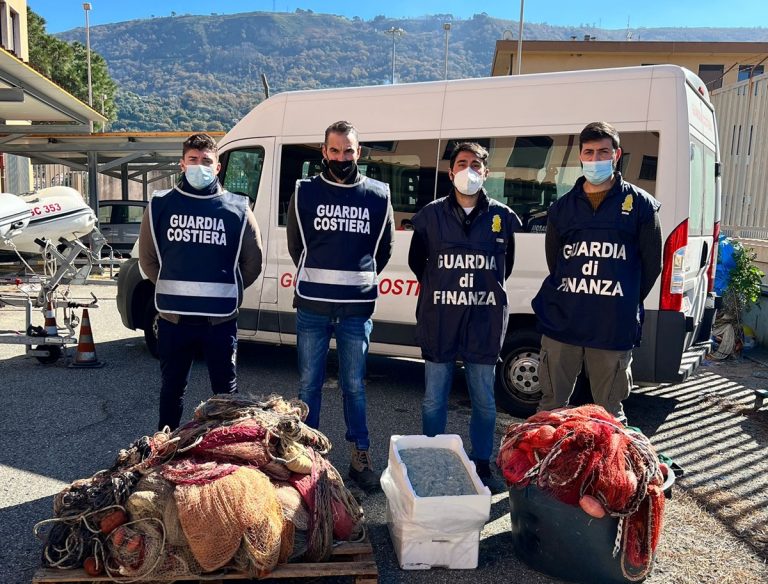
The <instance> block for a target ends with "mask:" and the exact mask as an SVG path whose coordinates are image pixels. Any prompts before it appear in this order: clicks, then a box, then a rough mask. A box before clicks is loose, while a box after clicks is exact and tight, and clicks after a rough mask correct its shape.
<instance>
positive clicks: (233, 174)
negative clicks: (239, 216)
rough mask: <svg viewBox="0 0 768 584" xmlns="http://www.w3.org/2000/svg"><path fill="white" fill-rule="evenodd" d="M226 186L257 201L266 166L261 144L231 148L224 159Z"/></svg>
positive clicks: (223, 171) (224, 181) (231, 190)
mask: <svg viewBox="0 0 768 584" xmlns="http://www.w3.org/2000/svg"><path fill="white" fill-rule="evenodd" d="M222 167H223V168H222V173H223V177H224V178H223V180H222V181H221V182H222V184H223V185H224V188H225V189H227V190H228V191H230V192H232V193H237V194H238V195H243V196H245V197H248V198H249V199H250V200H251V204H253V202H254V201H256V197H257V196H258V194H259V183H260V182H261V171H262V169H263V167H264V148H261V147H260V146H257V147H252V148H244V149H242V150H230V151H229V152H227V154H226V159H224V160H222Z"/></svg>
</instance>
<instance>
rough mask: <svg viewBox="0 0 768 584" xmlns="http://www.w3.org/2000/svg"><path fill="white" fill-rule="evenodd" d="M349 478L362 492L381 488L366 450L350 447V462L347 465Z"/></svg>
mask: <svg viewBox="0 0 768 584" xmlns="http://www.w3.org/2000/svg"><path fill="white" fill-rule="evenodd" d="M349 478H351V479H352V480H353V481H355V482H356V483H357V485H358V486H359V487H360V488H361V489H363V490H364V491H374V490H376V489H379V488H381V485H380V484H379V475H378V474H377V473H376V472H375V471H374V470H373V462H371V455H370V454H369V453H368V451H367V450H358V449H357V448H356V447H355V446H354V445H352V460H351V461H350V463H349Z"/></svg>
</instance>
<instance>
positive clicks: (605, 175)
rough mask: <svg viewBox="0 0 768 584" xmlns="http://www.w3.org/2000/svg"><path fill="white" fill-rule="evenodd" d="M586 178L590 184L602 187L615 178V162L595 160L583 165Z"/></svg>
mask: <svg viewBox="0 0 768 584" xmlns="http://www.w3.org/2000/svg"><path fill="white" fill-rule="evenodd" d="M581 165H582V167H583V172H584V178H586V179H587V181H588V182H589V183H590V184H593V185H601V184H603V183H604V182H605V181H607V180H608V179H610V178H611V177H612V176H613V160H595V161H594V162H582V163H581Z"/></svg>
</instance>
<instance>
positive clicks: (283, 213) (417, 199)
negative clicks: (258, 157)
mask: <svg viewBox="0 0 768 584" xmlns="http://www.w3.org/2000/svg"><path fill="white" fill-rule="evenodd" d="M361 146H362V152H361V154H360V159H359V160H358V162H357V163H358V167H359V169H360V172H361V173H362V174H363V175H365V176H367V177H369V178H373V179H376V180H380V181H382V182H385V183H387V184H388V185H389V190H390V193H391V195H392V207H393V209H394V211H395V227H396V228H397V229H400V230H408V229H410V228H411V221H410V219H411V217H413V215H414V214H415V213H416V211H418V210H419V209H421V208H422V207H423V206H424V205H426V204H427V203H429V202H430V201H432V200H433V199H434V197H435V165H436V162H437V154H438V150H437V146H438V141H437V140H396V141H387V142H363V143H362V144H361ZM322 158H323V156H322V153H321V144H320V143H316V144H286V145H283V148H282V156H281V161H280V204H279V206H278V209H279V211H278V225H285V224H286V220H287V217H288V203H289V202H290V200H291V196H292V195H293V192H294V190H295V188H296V181H297V180H299V179H303V178H308V177H312V176H315V175H317V174H319V173H320V172H321V171H322Z"/></svg>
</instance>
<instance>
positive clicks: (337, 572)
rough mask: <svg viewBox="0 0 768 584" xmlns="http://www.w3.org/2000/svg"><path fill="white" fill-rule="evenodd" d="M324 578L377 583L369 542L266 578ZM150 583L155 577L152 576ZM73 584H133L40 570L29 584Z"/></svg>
mask: <svg viewBox="0 0 768 584" xmlns="http://www.w3.org/2000/svg"><path fill="white" fill-rule="evenodd" d="M325 576H354V578H355V584H377V583H378V581H379V570H378V568H377V567H376V561H375V560H374V557H373V548H372V547H371V544H370V542H368V541H366V542H363V543H347V542H344V543H341V544H339V545H337V546H336V547H334V548H333V552H332V553H331V559H330V560H329V561H327V562H312V563H296V564H281V565H280V566H278V567H277V568H275V570H274V571H273V572H272V573H271V574H270V575H269V576H268V578H275V579H277V578H281V579H282V578H319V577H325ZM250 579H251V578H250V576H247V575H246V574H242V573H226V574H224V573H211V574H203V575H189V576H183V577H179V576H175V577H173V578H169V581H174V582H205V583H206V584H214V583H221V582H224V581H225V580H250ZM152 581H153V582H156V581H158V578H156V577H153V578H152ZM73 582H83V583H86V582H87V583H91V582H136V583H137V584H140V582H141V581H138V582H137V581H136V580H135V579H133V578H110V577H109V576H106V575H103V576H89V575H88V574H86V573H85V571H84V570H56V569H51V568H40V569H39V570H38V571H37V572H35V575H34V576H33V577H32V584H68V583H73Z"/></svg>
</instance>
